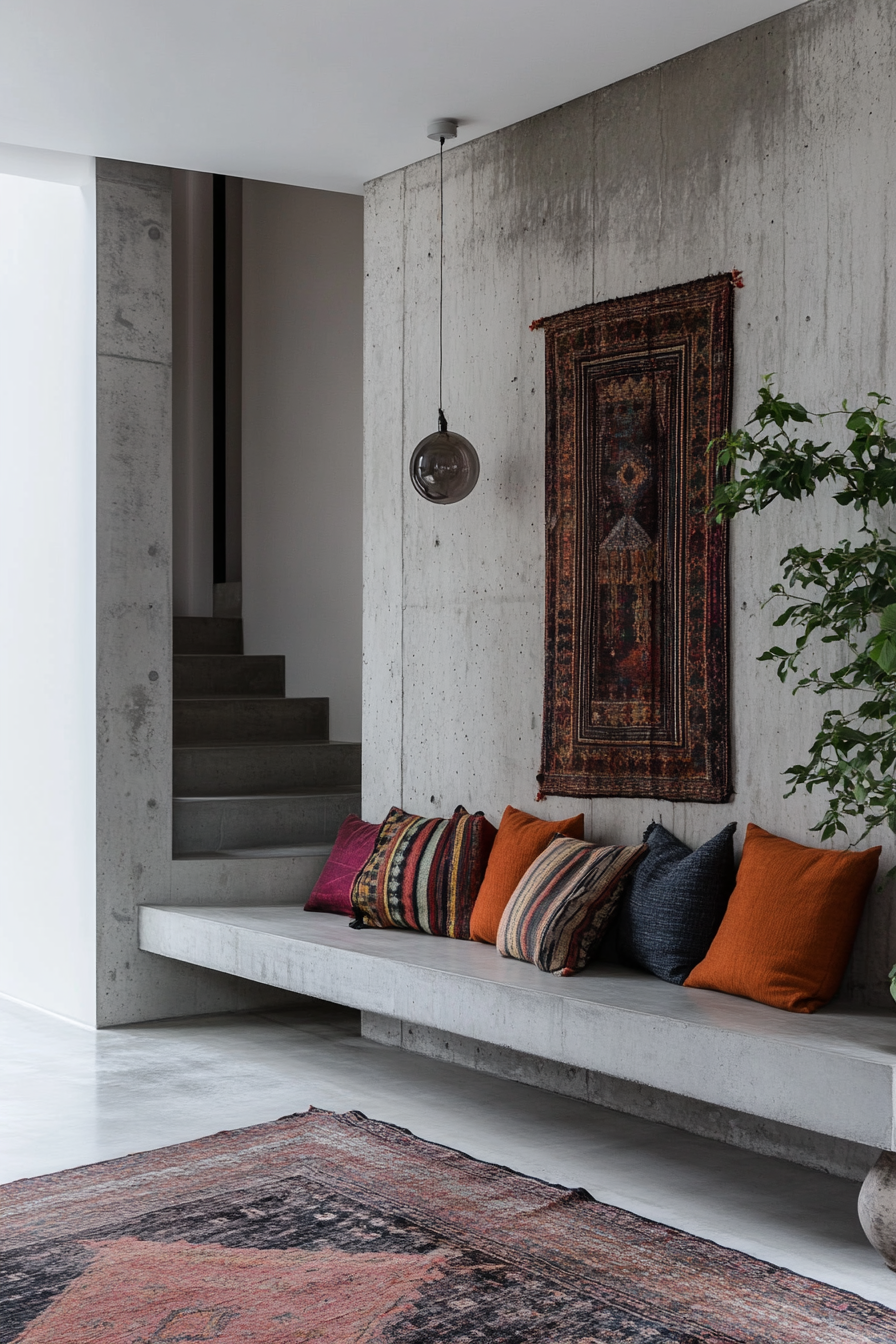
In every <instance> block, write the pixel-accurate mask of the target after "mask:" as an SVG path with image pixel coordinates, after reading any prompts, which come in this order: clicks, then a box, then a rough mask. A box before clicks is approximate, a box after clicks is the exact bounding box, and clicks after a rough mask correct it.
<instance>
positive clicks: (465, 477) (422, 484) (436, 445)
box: [410, 117, 479, 504]
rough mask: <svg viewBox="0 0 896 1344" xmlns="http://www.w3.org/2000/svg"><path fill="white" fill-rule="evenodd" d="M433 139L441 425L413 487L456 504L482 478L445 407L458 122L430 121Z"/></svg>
mask: <svg viewBox="0 0 896 1344" xmlns="http://www.w3.org/2000/svg"><path fill="white" fill-rule="evenodd" d="M426 133H427V135H428V136H429V138H430V140H438V142H439V422H438V423H439V428H438V430H437V431H436V433H435V434H428V435H427V436H426V438H425V439H421V440H420V442H419V443H418V444H417V447H416V448H415V449H414V452H413V455H412V456H411V462H410V472H411V480H412V482H413V484H414V489H415V490H416V491H417V494H418V495H422V496H423V498H424V499H428V500H429V501H430V503H431V504H456V503H457V502H458V500H460V499H466V497H467V495H469V494H470V492H471V491H472V490H473V489H474V487H475V485H476V482H477V481H478V480H479V457H478V455H477V453H476V449H475V448H474V447H473V445H472V443H470V441H469V439H465V438H464V436H463V434H455V433H454V431H453V430H450V429H449V428H448V421H447V419H446V417H445V412H444V411H443V410H442V345H443V330H442V329H443V325H444V324H443V311H444V296H445V275H444V271H445V169H444V152H445V141H446V140H453V139H454V137H455V136H456V135H457V122H456V121H453V120H451V119H449V118H447V117H443V118H441V119H440V120H438V121H431V122H430V123H429V126H428V128H427V132H426Z"/></svg>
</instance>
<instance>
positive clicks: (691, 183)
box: [364, 0, 896, 1004]
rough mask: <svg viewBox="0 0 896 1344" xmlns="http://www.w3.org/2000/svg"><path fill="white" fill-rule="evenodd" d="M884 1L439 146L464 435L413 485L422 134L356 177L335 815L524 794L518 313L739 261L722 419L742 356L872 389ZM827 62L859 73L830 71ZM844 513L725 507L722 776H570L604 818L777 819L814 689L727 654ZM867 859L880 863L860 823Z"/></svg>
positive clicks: (540, 502) (808, 400) (496, 811)
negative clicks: (345, 696) (455, 459)
mask: <svg viewBox="0 0 896 1344" xmlns="http://www.w3.org/2000/svg"><path fill="white" fill-rule="evenodd" d="M894 67H896V27H894V23H893V9H892V6H890V5H881V4H879V3H878V0H823V2H822V3H817V4H811V5H805V6H802V7H801V8H798V9H794V10H791V11H789V12H788V13H786V14H783V15H778V16H777V17H776V18H774V19H770V20H769V21H768V22H766V23H763V24H760V25H757V26H756V27H755V28H752V29H748V30H746V31H745V32H743V33H741V34H736V35H734V36H733V37H729V38H725V39H724V40H722V41H720V42H717V43H714V44H713V45H712V46H709V47H706V48H704V49H703V50H701V51H697V52H693V53H691V54H689V55H687V56H684V57H682V58H681V59H679V60H677V61H673V62H669V63H668V64H666V65H663V66H660V67H658V68H657V69H654V70H650V71H647V72H645V73H644V74H641V75H638V76H635V77H634V78H632V79H629V80H626V81H624V82H623V83H620V84H617V85H615V86H613V87H612V88H608V89H604V90H601V91H600V92H598V93H595V94H592V95H590V96H589V97H587V98H582V99H579V100H578V101H576V102H573V103H570V104H567V105H566V106H564V107H560V108H557V109H555V110H553V111H551V112H547V113H545V114H544V115H543V116H540V117H535V118H533V119H532V120H531V121H527V122H523V123H521V124H519V125H517V126H511V127H508V128H507V129H506V130H503V131H499V132H496V133H495V134H494V135H490V136H486V137H484V138H483V139H481V140H478V141H473V142H471V143H469V144H465V145H461V146H459V147H458V148H455V149H452V150H450V151H449V152H448V153H446V155H445V169H446V184H445V198H446V226H447V240H446V286H447V290H446V347H445V398H446V400H445V408H446V411H447V414H448V418H449V422H450V423H451V424H452V425H453V427H454V428H455V429H457V430H458V431H459V432H460V433H462V434H465V435H467V436H468V437H469V438H471V439H472V441H473V442H474V443H475V444H476V447H477V448H478V450H479V454H480V457H481V460H482V476H481V478H480V482H479V486H478V488H477V490H476V491H475V493H474V494H473V495H472V496H471V497H470V498H469V499H468V500H465V501H464V502H463V503H461V504H457V505H454V506H451V507H447V508H438V507H433V506H431V505H428V504H427V503H425V502H424V501H423V500H421V499H419V498H418V497H417V496H416V495H415V494H414V492H413V490H412V488H411V486H410V484H409V482H408V479H407V461H408V457H409V455H410V452H411V450H412V448H413V446H414V444H415V442H416V441H417V440H418V439H419V438H421V437H422V435H423V434H424V433H427V432H429V431H430V429H431V428H432V420H433V409H434V388H435V387H437V381H436V380H437V347H436V336H437V311H438V261H437V258H438V251H437V237H438V234H437V222H438V175H437V163H436V161H435V160H433V159H429V160H427V161H426V162H423V163H420V164H416V165H414V166H413V167H410V168H408V169H406V170H404V171H402V172H399V173H394V174H392V175H390V176H389V177H385V178H382V179H380V180H379V181H377V182H375V183H373V184H371V185H370V187H369V189H368V195H367V207H366V210H367V213H366V231H367V232H366V244H367V248H366V256H365V270H366V273H367V277H368V279H367V281H366V285H367V294H366V351H365V602H364V624H365V632H364V655H365V688H364V815H365V817H367V818H369V819H370V820H376V819H378V818H381V817H382V816H383V815H384V813H385V811H386V809H387V808H388V807H389V806H390V805H391V804H393V803H397V804H401V805H403V806H405V807H408V808H410V809H412V810H427V811H436V810H439V811H445V810H448V811H450V810H451V809H453V808H454V807H455V805H456V804H457V803H463V804H464V805H465V806H467V807H470V808H483V809H484V810H485V812H486V813H487V815H489V816H490V817H491V818H492V820H495V821H496V820H497V819H498V818H499V817H500V814H501V811H502V809H503V807H504V806H505V804H507V803H513V804H515V805H516V806H517V807H522V808H525V809H527V810H530V811H532V812H537V813H539V814H540V815H543V816H545V817H553V818H557V817H562V816H564V815H568V814H569V813H570V812H573V811H578V810H579V809H580V806H581V804H580V802H579V800H570V799H563V798H551V799H549V800H548V801H546V802H544V803H540V804H539V803H536V802H535V794H536V789H537V783H536V773H537V771H538V768H539V755H540V740H541V715H542V688H543V668H544V662H543V658H544V340H543V337H542V335H541V334H540V333H537V332H535V333H533V332H531V331H530V330H529V324H530V323H531V322H532V320H533V319H535V318H539V317H543V316H546V315H548V314H551V313H560V312H564V311H566V310H567V309H570V308H574V307H576V306H578V305H581V304H586V303H591V302H594V301H596V300H598V299H604V298H613V297H616V296H618V295H624V294H632V293H637V292H643V291H645V290H650V289H652V288H654V287H657V286H661V285H671V284H676V283H680V282H682V281H686V280H690V279H695V278H697V277H700V276H705V275H710V274H713V273H716V272H720V271H728V270H730V269H731V268H732V267H735V266H736V267H739V268H741V269H742V270H743V272H744V275H745V281H746V288H745V289H743V290H741V291H738V293H737V297H736V315H735V397H734V419H735V422H736V423H743V421H744V419H745V417H746V416H747V415H748V414H749V412H750V411H751V409H752V407H753V406H754V405H755V400H756V389H757V387H758V385H759V381H760V378H761V376H762V375H763V374H764V373H766V372H768V371H775V372H777V374H778V375H779V379H780V385H781V387H782V388H783V389H784V390H785V391H786V392H787V393H788V394H789V395H791V396H793V397H795V398H797V399H798V400H800V401H802V402H804V403H805V404H807V405H809V406H812V407H817V408H824V407H831V406H836V405H837V404H838V403H839V400H840V398H842V397H844V396H848V397H849V398H851V399H855V398H858V397H862V396H864V394H865V393H867V391H868V390H869V389H871V388H875V389H879V390H883V391H888V392H889V393H890V394H891V395H896V359H894V356H896V326H894V323H896V309H894V306H893V303H892V298H891V297H890V293H889V289H890V287H891V281H892V278H893V275H894V271H896V231H894V229H893V220H894V219H896V137H894V135H893V126H894V123H896V81H894V79H893V69H894ZM857 72H861V74H860V76H859V74H858V73H857ZM854 526H855V519H854V518H851V517H850V516H849V515H847V514H846V513H845V511H844V510H842V509H839V508H838V507H837V506H835V505H833V503H832V502H831V501H830V498H829V497H827V498H822V497H821V496H819V497H818V498H817V499H816V500H815V501H814V503H809V504H807V505H804V506H802V507H800V508H791V509H788V508H785V507H783V506H776V507H773V508H770V509H769V510H768V511H767V512H766V513H763V514H762V516H761V517H759V518H754V517H753V516H750V515H747V516H743V517H741V518H738V519H737V520H736V521H735V523H734V524H733V526H732V529H731V539H732V543H731V544H732V549H731V562H732V563H731V638H732V644H731V659H732V705H733V713H732V720H733V734H734V772H735V788H736V794H735V796H734V797H733V798H732V800H731V801H730V803H727V804H724V805H721V806H709V805H702V804H696V803H675V804H671V803H665V802H656V801H652V800H650V799H644V800H630V801H629V800H620V799H597V800H594V801H593V802H587V801H586V802H585V812H586V817H587V826H588V834H589V835H591V836H593V837H604V838H606V839H612V840H620V841H622V842H625V843H630V842H632V841H634V840H637V839H639V838H640V836H641V834H642V832H643V829H644V827H645V826H646V824H647V823H648V822H649V821H650V820H651V819H652V818H657V817H661V818H662V820H663V822H664V823H665V824H666V825H668V826H670V827H671V828H672V829H673V830H674V831H675V832H676V833H677V834H679V835H681V837H682V838H683V839H684V840H685V841H687V842H688V843H690V844H698V843H702V842H703V841H704V840H706V839H708V838H709V837H710V836H711V835H713V834H714V833H715V832H716V831H718V830H719V829H720V827H722V826H723V825H724V824H725V823H726V822H728V821H730V820H736V821H737V822H738V823H739V832H738V834H739V838H740V839H741V840H742V839H743V835H744V830H745V828H746V823H747V822H748V821H754V822H757V823H758V824H759V825H761V826H765V827H767V828H768V829H770V830H773V831H776V832H778V833H779V834H783V835H785V836H788V837H790V838H792V839H795V840H798V841H801V842H803V843H809V844H812V843H817V840H813V836H812V833H811V831H810V827H811V826H812V825H813V823H815V822H816V821H818V820H819V818H820V816H821V815H822V813H823V811H824V803H823V800H822V799H820V798H819V797H817V796H811V797H810V796H807V795H806V794H805V793H799V794H797V795H796V796H795V797H793V798H791V799H789V800H787V801H786V802H785V801H784V800H783V798H782V795H783V793H784V791H785V781H784V780H783V779H782V771H783V770H784V769H785V768H786V767H787V766H788V765H790V764H791V763H793V762H795V761H799V760H804V759H805V757H806V754H807V749H808V746H809V744H810V743H811V741H812V738H813V736H814V733H815V731H816V727H817V724H818V720H819V717H820V714H821V712H822V708H823V706H822V705H821V704H820V703H819V701H818V700H817V699H816V698H815V697H813V696H812V695H801V696H799V697H798V698H797V699H796V700H794V699H793V698H792V697H791V695H790V692H789V689H784V688H782V687H781V686H780V684H779V682H778V681H777V678H776V676H775V673H774V670H773V668H771V667H769V666H768V665H767V664H764V663H758V662H757V661H756V658H757V655H758V654H759V653H760V652H761V650H763V649H764V648H767V647H769V646H770V645H771V644H773V643H776V642H780V634H779V632H776V631H774V630H773V628H772V624H771V623H772V620H773V617H774V614H775V613H774V611H773V609H772V608H770V607H766V608H763V605H762V603H763V600H764V598H765V597H766V595H767V594H768V590H769V587H770V585H771V584H772V583H773V582H774V581H775V580H776V579H778V578H779V577H780V571H779V568H778V560H779V557H780V556H782V555H783V554H784V552H785V550H786V549H787V547H788V546H790V545H793V544H795V543H796V542H798V541H805V542H806V543H807V544H813V543H815V544H818V543H819V542H822V543H826V544H832V543H835V542H836V541H837V540H839V539H840V538H841V537H842V536H843V535H845V534H846V533H847V532H848V531H849V530H850V529H852V528H854ZM875 838H876V839H879V841H880V843H882V844H883V845H884V853H883V857H882V864H881V874H883V873H885V872H886V871H887V869H888V868H889V867H891V866H892V865H893V864H894V862H896V851H894V840H893V836H892V835H891V834H889V832H886V833H883V834H881V835H880V836H879V837H875ZM894 961H896V919H894V911H893V889H892V884H884V885H882V887H881V889H879V890H877V891H875V893H874V894H873V895H872V897H871V899H870V901H869V907H868V911H867V915H866V919H865V921H864V925H863V928H862V931H861V933H860V936H859V941H858V944H857V948H856V953H855V957H854V959H853V965H852V968H851V971H850V976H849V982H848V992H849V993H851V994H852V995H853V996H854V997H855V998H857V999H859V1000H864V1001H866V1002H879V1003H881V1004H885V1003H887V1002H889V999H888V997H887V992H886V971H887V969H888V968H889V967H890V966H891V965H892V964H893V963H894Z"/></svg>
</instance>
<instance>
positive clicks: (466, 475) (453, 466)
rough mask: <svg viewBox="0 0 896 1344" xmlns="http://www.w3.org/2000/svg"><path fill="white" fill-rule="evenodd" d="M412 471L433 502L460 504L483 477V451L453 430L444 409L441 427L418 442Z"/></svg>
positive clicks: (417, 485)
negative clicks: (480, 467) (481, 452)
mask: <svg viewBox="0 0 896 1344" xmlns="http://www.w3.org/2000/svg"><path fill="white" fill-rule="evenodd" d="M410 472H411V480H412V481H413V483H414V489H415V490H416V491H417V494H418V495H422V496H423V498H424V499H428V500H429V501H430V503H431V504H456V503H457V502H458V500H461V499H466V497H467V495H469V494H470V492H471V491H472V490H473V489H474V488H475V485H476V482H477V481H478V480H479V455H478V454H477V452H476V449H475V448H474V447H473V445H472V443H470V440H469V439H465V438H464V436H463V434H455V433H454V432H453V431H452V430H449V428H448V424H447V421H446V420H445V417H444V416H443V415H442V414H441V412H440V413H439V429H438V431H437V433H435V434H428V435H427V436H426V438H425V439H421V440H420V442H419V443H418V444H417V447H416V448H415V449H414V451H413V454H412V455H411V462H410Z"/></svg>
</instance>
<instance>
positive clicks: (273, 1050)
mask: <svg viewBox="0 0 896 1344" xmlns="http://www.w3.org/2000/svg"><path fill="white" fill-rule="evenodd" d="M308 1106H319V1107H324V1108H327V1109H330V1110H336V1111H344V1110H352V1109H355V1110H360V1111H363V1112H364V1113H365V1114H366V1115H370V1116H374V1117H376V1118H377V1119H380V1120H388V1121H391V1122H392V1123H394V1124H397V1125H403V1126H405V1127H406V1128H408V1129H411V1130H413V1131H414V1133H415V1134H419V1135H421V1136H422V1137H423V1138H426V1139H432V1140H435V1141H436V1142H439V1143H444V1144H449V1145H451V1146H453V1147H456V1148H460V1149H461V1150H463V1151H464V1152H467V1153H470V1154H472V1155H473V1156H474V1157H478V1158H482V1159H485V1160H487V1161H490V1162H499V1163H502V1164H503V1165H505V1166H509V1167H512V1168H514V1169H515V1170H517V1171H522V1172H525V1173H527V1174H529V1175H532V1176H539V1177H542V1178H544V1179H546V1180H549V1181H556V1182H559V1183H561V1184H563V1185H570V1186H584V1187H585V1188H586V1189H587V1190H589V1191H590V1192H591V1194H592V1195H594V1196H595V1198H597V1199H601V1200H605V1201H607V1202H608V1203H611V1204H617V1205H620V1206H622V1207H623V1208H626V1209H631V1210H633V1211H634V1212H635V1213H639V1214H642V1215H644V1216H646V1217H648V1218H655V1219H657V1220H658V1221H660V1222H664V1223H668V1224H672V1225H673V1226H675V1227H681V1228H684V1229H686V1230H687V1231H689V1232H695V1233H697V1234H698V1235H700V1236H704V1237H708V1238H710V1239H711V1240H713V1241H716V1242H720V1243H721V1244H723V1245H725V1246H734V1247H737V1248H739V1249H740V1250H743V1251H747V1252H748V1253H750V1254H752V1255H756V1256H759V1257H760V1258H762V1259H764V1260H768V1261H771V1262H773V1263H774V1264H778V1265H784V1266H786V1267H788V1268H790V1269H794V1270H796V1271H797V1272H799V1273H802V1274H807V1275H809V1276H811V1277H812V1278H816V1279H820V1280H822V1281H824V1282H827V1283H832V1284H836V1285H837V1286H839V1287H842V1288H847V1289H850V1290H852V1291H853V1292H856V1293H859V1294H861V1295H862V1296H864V1297H868V1298H871V1299H873V1300H875V1301H878V1302H883V1303H885V1304H886V1305H887V1306H890V1307H893V1308H896V1274H893V1273H892V1272H891V1271H890V1270H888V1269H887V1268H886V1267H885V1266H884V1264H883V1263H882V1261H881V1260H880V1259H879V1257H878V1256H877V1253H876V1252H875V1251H874V1250H873V1249H872V1248H871V1247H870V1246H869V1245H868V1243H867V1242H866V1241H865V1239H864V1237H863V1235H862V1231H861V1228H860V1227H859V1222H858V1218H857V1217H856V1212H855V1206H856V1195H857V1193H858V1187H857V1186H856V1185H854V1184H852V1183H851V1182H849V1181H844V1180H840V1179H838V1178H836V1177H833V1176H825V1175H822V1174H820V1173H817V1172H812V1171H807V1170H805V1169H804V1168H802V1167H797V1166H793V1165H791V1164H790V1163H787V1162H781V1161H778V1160H776V1159H772V1158H763V1157H757V1156H756V1155H754V1154H752V1153H746V1152H742V1151H740V1150H738V1149H735V1148H730V1147H728V1146H727V1145H725V1144H721V1143H715V1142H713V1141H711V1140H708V1139H699V1138H695V1137H694V1136H692V1135H689V1134H684V1133H682V1132H681V1131H680V1130H676V1129H672V1128H670V1127H668V1126H665V1125H658V1124H653V1123H652V1122H650V1121H647V1120H638V1119H635V1118H633V1117H630V1116H624V1115H619V1114H617V1113H615V1112H613V1111H606V1110H603V1109H602V1108H600V1107H597V1106H591V1105H589V1104H587V1103H586V1102H581V1101H574V1100H571V1099H568V1098H564V1097H557V1096H553V1095H551V1094H550V1093H546V1092H542V1091H540V1090H538V1089H537V1088H531V1087H527V1086H525V1085H523V1084H521V1083H511V1082H506V1081H504V1080H502V1079H496V1078H489V1077H488V1076H487V1075H484V1074H481V1073H474V1072H472V1071H470V1070H468V1069H463V1068H460V1067H459V1066H457V1065H452V1064H443V1063H441V1062H439V1061H435V1060H430V1059H425V1058H423V1057H422V1056H419V1055H411V1054H406V1053H404V1052H403V1051H400V1050H396V1049H392V1048H390V1047H388V1046H382V1045H376V1044H374V1043H372V1042H370V1041H366V1040H364V1039H362V1037H361V1036H360V1034H359V1019H358V1015H357V1014H356V1013H352V1012H350V1011H348V1010H345V1009H340V1008H334V1007H331V1006H328V1005H313V1006H309V1007H300V1008H297V1009H295V1010H293V1011H291V1012H288V1013H270V1014H252V1015H246V1016H221V1017H208V1018H189V1019H181V1020H177V1021H167V1022H156V1023H148V1024H143V1025H140V1026H132V1027H118V1028H114V1029H107V1030H105V1031H100V1032H93V1031H89V1030H87V1029H85V1028H83V1027H78V1026H75V1025H73V1024H71V1023H69V1022H66V1021H63V1020H60V1019H59V1018H55V1017H52V1016H51V1015H49V1014H46V1013H42V1012H39V1011H37V1010H36V1009H33V1008H28V1007H25V1006H23V1005H21V1004H17V1003H14V1002H11V1001H10V1000H4V999H2V998H0V1181H3V1182H5V1181H12V1180H16V1179H18V1178H20V1177H24V1176H36V1175H40V1174H43V1173H46V1172H51V1171H58V1170H61V1169H62V1168H65V1167H73V1166H79V1165H81V1164H82V1163H86V1162H98V1161H102V1160H103V1159H105V1158H111V1157H118V1156H121V1155H123V1154H125V1153H130V1152H136V1151H139V1150H141V1149H146V1148H158V1147H161V1146H163V1145H164V1144H169V1143H178V1142H180V1141H183V1140H186V1139H192V1138H197V1137H199V1136H200V1135H203V1134H210V1133H213V1132H214V1131H215V1130H220V1129H230V1128H234V1127H237V1126H240V1125H249V1124H255V1123H258V1122H261V1121H265V1120H274V1119H276V1118H277V1117H278V1116H281V1115H288V1114H291V1113H293V1112H295V1111H301V1110H304V1109H305V1108H306V1107H308ZM894 1338H896V1330H894Z"/></svg>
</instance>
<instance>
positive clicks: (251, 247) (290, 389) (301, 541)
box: [242, 181, 363, 740]
mask: <svg viewBox="0 0 896 1344" xmlns="http://www.w3.org/2000/svg"><path fill="white" fill-rule="evenodd" d="M243 193H244V194H243V451H242V470H243V520H242V525H243V620H244V629H245V637H246V652H247V653H285V654H286V689H287V694H288V695H295V696H317V695H324V696H329V698H330V734H331V736H332V737H334V738H342V739H352V740H357V739H358V738H359V737H360V734H361V517H362V498H361V496H362V457H361V439H362V428H361V395H362V393H361V387H362V382H361V353H362V332H361V323H362V303H363V240H362V228H363V202H362V200H361V198H360V197H359V196H348V195H342V194H339V193H336V192H325V191H313V190H310V189H307V188H303V187H288V186H279V185H276V184H273V183H268V182H250V181H246V182H245V183H244V184H243Z"/></svg>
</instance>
